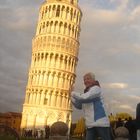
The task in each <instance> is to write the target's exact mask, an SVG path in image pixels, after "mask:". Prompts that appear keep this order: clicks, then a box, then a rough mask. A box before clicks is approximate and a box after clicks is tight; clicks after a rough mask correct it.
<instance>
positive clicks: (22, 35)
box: [0, 0, 140, 121]
mask: <svg viewBox="0 0 140 140" xmlns="http://www.w3.org/2000/svg"><path fill="white" fill-rule="evenodd" d="M43 1H44V0H24V1H23V0H1V1H0V112H7V111H13V112H21V111H22V104H23V102H24V97H25V90H26V85H27V80H28V70H29V67H30V63H31V52H32V44H31V43H32V38H33V37H34V35H35V31H36V25H37V21H38V14H39V7H40V6H41V4H42V2H43ZM79 7H80V8H81V10H82V13H83V16H82V21H81V33H80V40H79V41H80V50H79V56H78V57H79V61H78V65H77V68H76V75H77V77H76V82H75V87H74V90H76V91H79V92H83V89H84V84H83V75H84V74H85V73H86V72H90V71H91V72H93V73H95V75H96V79H97V80H99V82H100V84H101V87H102V92H103V95H104V100H105V104H106V107H107V111H108V113H113V114H115V113H117V112H127V113H130V114H132V115H134V116H135V110H136V105H137V103H139V102H140V62H139V60H140V1H139V0H79ZM80 115H83V114H82V113H81V111H78V110H76V109H75V108H74V109H73V115H72V116H73V120H75V121H76V120H78V119H79V116H80Z"/></svg>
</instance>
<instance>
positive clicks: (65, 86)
mask: <svg viewBox="0 0 140 140" xmlns="http://www.w3.org/2000/svg"><path fill="white" fill-rule="evenodd" d="M81 17H82V13H81V11H80V9H79V7H78V0H46V1H45V2H44V3H43V4H42V5H41V7H40V10H39V19H38V23H37V29H36V34H35V36H34V38H33V40H32V60H31V66H30V69H29V75H28V84H27V87H26V96H25V102H24V104H23V112H22V122H21V129H32V130H34V129H37V128H42V129H43V128H44V127H45V126H46V125H51V124H52V123H54V122H56V121H63V122H65V123H67V124H68V126H69V125H70V123H71V112H72V108H71V101H70V91H69V89H70V87H71V86H72V85H73V83H74V81H75V77H76V76H75V69H76V65H77V61H78V51H79V33H80V21H81Z"/></svg>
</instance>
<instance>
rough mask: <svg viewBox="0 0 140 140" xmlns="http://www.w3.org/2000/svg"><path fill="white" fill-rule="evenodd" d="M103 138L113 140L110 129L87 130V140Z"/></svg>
mask: <svg viewBox="0 0 140 140" xmlns="http://www.w3.org/2000/svg"><path fill="white" fill-rule="evenodd" d="M97 137H101V138H102V140H111V135H110V127H93V128H88V129H87V130H86V140H96V139H97Z"/></svg>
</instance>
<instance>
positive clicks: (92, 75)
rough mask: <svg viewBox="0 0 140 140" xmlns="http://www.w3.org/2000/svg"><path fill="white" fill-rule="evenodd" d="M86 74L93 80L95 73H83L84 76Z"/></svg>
mask: <svg viewBox="0 0 140 140" xmlns="http://www.w3.org/2000/svg"><path fill="white" fill-rule="evenodd" d="M86 75H89V76H90V77H91V78H92V79H93V80H95V74H94V73H93V72H88V73H86V74H85V75H84V77H85V76H86Z"/></svg>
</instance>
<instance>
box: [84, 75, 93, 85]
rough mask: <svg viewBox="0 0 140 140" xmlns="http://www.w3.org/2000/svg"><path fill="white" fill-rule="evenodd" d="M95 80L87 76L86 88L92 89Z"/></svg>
mask: <svg viewBox="0 0 140 140" xmlns="http://www.w3.org/2000/svg"><path fill="white" fill-rule="evenodd" d="M94 82H95V80H94V79H92V77H91V76H90V75H85V76H84V84H85V86H86V87H90V86H92V85H93V84H94Z"/></svg>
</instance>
